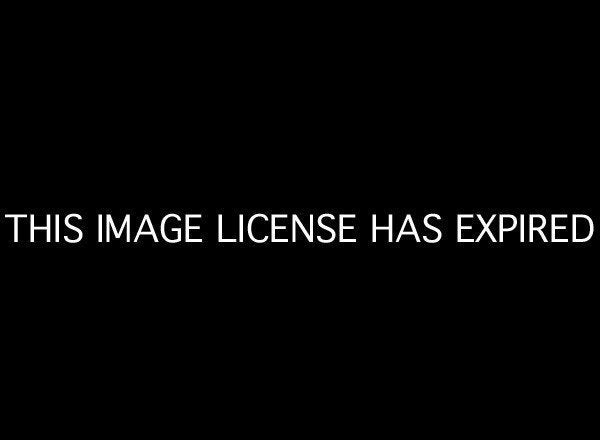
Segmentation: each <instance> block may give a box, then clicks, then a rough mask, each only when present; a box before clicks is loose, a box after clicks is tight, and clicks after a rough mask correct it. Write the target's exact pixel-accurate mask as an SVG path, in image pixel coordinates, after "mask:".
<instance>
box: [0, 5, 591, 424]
mask: <svg viewBox="0 0 600 440" xmlns="http://www.w3.org/2000/svg"><path fill="white" fill-rule="evenodd" d="M52 12H57V11H52ZM153 12H157V11H153ZM163 12H164V11H163ZM247 12H248V14H250V12H252V13H253V14H252V15H248V14H246V12H240V11H239V10H237V9H236V11H228V12H227V13H225V14H224V15H223V14H221V15H216V14H215V13H214V12H207V11H204V12H195V13H193V14H190V15H188V14H186V13H184V12H183V11H181V12H178V13H175V15H173V16H171V15H170V14H169V15H167V14H166V13H165V15H164V16H163V14H162V13H161V14H159V15H160V18H156V16H155V15H152V18H151V17H150V16H147V15H146V13H141V12H140V11H137V12H136V13H133V14H125V13H124V12H122V13H119V14H115V15H114V16H112V15H111V16H110V17H107V18H102V19H100V18H99V17H100V15H97V14H100V12H97V13H96V12H95V13H94V14H92V15H85V19H83V18H82V16H78V18H77V19H75V18H74V19H66V23H63V22H62V21H57V20H50V19H48V16H46V17H45V16H44V14H43V13H41V14H40V16H36V17H35V19H34V18H33V15H36V14H33V12H32V11H30V12H28V13H27V14H26V15H25V16H23V17H24V21H19V23H18V24H16V25H15V26H14V29H10V30H8V31H7V39H6V45H5V49H6V50H5V54H4V55H3V66H4V68H3V70H4V72H3V73H4V74H5V79H4V80H3V85H4V87H3V95H4V99H3V110H4V111H3V124H2V125H3V133H4V136H3V137H4V142H3V156H4V158H3V160H2V173H1V176H2V177H1V179H2V188H3V189H2V201H1V202H2V205H1V206H2V213H3V214H4V213H5V212H31V213H67V212H79V213H82V214H86V216H90V215H93V214H94V213H96V212H105V211H107V210H110V211H113V212H124V211H131V212H151V213H153V214H155V215H158V214H160V213H163V212H169V211H175V212H179V213H186V212H190V213H202V214H204V215H205V216H206V217H208V218H211V216H214V215H215V214H216V213H217V212H222V211H229V212H237V211H240V210H243V211H246V212H252V211H256V212H288V213H292V212H294V213H319V212H325V211H327V212H334V213H335V212H356V213H359V215H361V243H360V244H359V245H348V246H342V245H338V246H331V247H326V248H324V247H320V248H318V247H291V246H285V245H283V246H275V245H273V246H268V247H262V248H252V247H244V248H233V249H232V248H218V247H216V246H214V245H210V244H207V245H206V246H199V247H175V248H165V247H158V248H154V247H152V246H138V247H126V246H124V247H116V248H115V247H111V248H102V247H98V246H95V245H94V244H93V243H88V244H83V245H81V246H76V247H63V246H54V247H53V246H39V247H35V248H31V247H27V246H23V247H20V246H10V245H9V243H8V242H7V240H5V241H4V242H3V245H2V254H3V257H5V258H3V263H2V264H3V270H2V273H3V278H4V281H3V284H4V285H5V286H6V287H5V288H4V287H3V289H2V291H3V295H2V301H3V303H4V304H3V307H2V311H3V314H4V315H5V319H3V324H4V327H5V331H4V338H3V339H4V341H5V347H6V348H5V355H6V356H5V358H6V362H5V365H7V366H8V367H9V370H10V373H9V374H8V375H7V376H6V382H7V384H8V385H9V386H10V388H11V389H13V388H14V389H15V393H14V394H11V396H14V397H11V404H10V408H11V412H12V413H13V414H15V415H20V416H23V414H31V410H32V409H34V408H35V409H38V410H40V411H39V412H40V413H41V414H45V415H46V416H47V419H45V420H47V421H46V422H45V423H50V424H52V425H57V426H63V423H67V424H70V423H72V422H73V420H74V419H77V420H78V421H83V422H88V423H86V425H87V426H88V427H89V426H99V427H107V426H109V425H111V424H112V422H113V421H123V420H128V421H131V420H133V421H134V425H136V426H139V427H147V426H150V427H152V428H155V429H158V426H157V425H160V426H163V427H165V428H166V429H167V430H168V431H171V430H174V429H176V428H179V427H181V426H183V425H184V424H183V422H184V421H191V422H192V423H193V424H203V423H205V422H204V421H205V420H207V419H208V420H210V421H212V422H216V423H217V424H218V425H220V426H221V427H222V429H225V430H229V429H239V428H242V429H251V428H255V427H256V428H262V429H265V428H270V429H273V428H274V427H275V426H276V425H278V424H279V423H281V422H283V426H284V427H285V428H286V429H287V431H290V430H291V431H295V430H298V429H307V430H308V432H314V431H312V429H313V428H312V427H313V426H315V422H317V423H318V422H323V421H328V422H330V424H329V425H330V428H329V429H332V431H331V432H336V431H337V430H340V429H344V428H350V429H357V430H358V429H359V428H363V429H365V430H366V431H365V432H372V431H373V430H375V429H383V428H384V427H386V426H387V425H388V424H389V423H391V424H392V426H395V427H396V428H398V427H403V426H408V425H404V424H403V423H404V422H401V420H406V419H408V420H410V421H412V422H413V423H416V424H418V425H420V426H422V428H423V429H426V430H430V429H440V428H441V429H454V428H460V429H465V428H467V427H469V428H471V429H473V428H474V427H475V425H477V424H478V423H481V422H483V425H484V426H485V427H486V428H487V429H488V430H490V429H491V430H497V429H507V430H509V432H510V430H511V429H512V428H511V427H512V426H514V423H515V422H522V421H525V420H528V421H532V420H533V421H534V423H532V424H531V426H532V428H533V429H540V427H548V426H552V427H554V428H558V426H557V425H559V424H560V425H561V426H564V427H566V428H568V429H572V428H573V425H572V423H573V419H572V418H571V416H572V415H573V414H576V415H577V417H578V418H579V419H580V421H581V420H582V419H584V418H585V417H586V414H587V413H588V411H589V410H588V409H586V408H587V405H586V404H585V402H586V396H589V395H590V394H591V393H592V390H593V389H595V388H594V385H593V381H592V375H591V372H592V371H593V369H594V366H595V365H596V364H595V363H594V362H592V359H593V356H592V355H593V348H594V347H593V341H594V339H595V338H596V336H597V327H598V326H597V322H596V320H595V314H596V310H597V304H596V301H595V299H594V297H593V295H594V293H595V290H597V289H596V287H595V283H594V282H593V281H595V279H594V269H595V266H596V262H597V253H596V247H597V238H595V239H594V242H593V243H589V244H587V245H560V244H559V245H552V246H544V245H542V246H523V245H521V246H518V245H515V244H508V245H506V246H486V245H482V246H460V245H458V244H456V243H455V242H454V241H455V240H454V238H455V236H454V225H453V218H454V216H455V215H456V214H457V213H460V212H477V213H487V214H490V213H512V214H518V213H530V212H531V213H545V214H549V213H585V214H588V215H592V216H593V217H594V219H595V220H596V223H597V212H598V211H597V208H596V207H595V205H596V203H595V200H596V199H595V195H594V193H593V188H594V187H595V186H596V184H595V180H596V179H595V178H594V177H595V174H594V160H593V159H592V154H593V152H592V147H593V146H594V145H596V144H597V135H596V133H595V130H594V128H595V121H596V118H597V108H596V107H595V102H596V101H597V85H596V84H595V82H594V81H593V78H595V77H597V69H596V68H595V66H594V65H593V54H594V52H593V46H592V44H591V43H592V40H591V39H589V37H590V36H589V35H588V33H591V32H592V29H591V28H589V27H588V26H587V25H586V23H584V22H583V21H582V19H581V18H580V17H575V18H569V17H567V16H566V15H565V16H563V17H561V19H560V20H559V21H556V19H553V20H550V19H548V18H543V17H541V15H540V14H538V13H536V14H532V15H527V17H526V18H525V14H524V11H521V13H520V14H516V15H514V16H513V15H511V14H509V16H506V15H504V14H501V13H500V11H496V12H494V13H487V12H483V11H481V13H480V15H477V13H476V12H475V11H469V15H467V14H466V11H445V12H440V11H427V12H425V13H420V14H416V13H414V12H412V11H404V12H397V11H395V12H393V13H392V12H385V11H380V12H376V13H374V14H371V13H369V14H367V13H366V11H353V12H354V14H352V15H347V14H346V13H344V14H338V13H332V14H328V15H327V17H326V18H325V14H324V11H321V13H318V14H308V16H307V15H306V14H303V13H301V11H295V12H293V13H285V12H283V11H281V12H280V13H277V12H275V11H272V10H270V11H269V13H268V14H266V12H265V11H262V12H260V11H255V10H253V11H247ZM305 12H306V11H305ZM446 12H453V13H454V14H455V15H446ZM69 13H70V14H73V13H74V12H73V11H70V12H69ZM75 14H76V13H75ZM278 14H280V15H278ZM470 14H474V15H470ZM69 16H70V15H69ZM101 16H102V17H104V15H101ZM184 16H185V18H184ZM357 16H358V17H357ZM257 17H260V19H259V18H257ZM63 18H65V16H63ZM428 212H438V213H440V214H441V215H443V217H444V219H445V220H446V221H447V225H448V227H447V228H445V229H444V233H445V238H444V241H443V243H441V244H440V245H438V246H420V247H417V246H413V245H411V244H410V243H407V244H406V245H401V246H393V247H377V248H376V247H374V246H371V245H369V243H368V241H369V240H368V238H369V234H368V229H367V228H366V225H368V223H364V221H365V220H368V218H369V215H370V214H371V213H380V214H387V213H395V214H405V213H413V214H423V213H428ZM363 229H366V232H365V231H363ZM3 233H5V231H3ZM4 237H6V235H4ZM54 411H56V412H58V413H61V414H63V416H62V417H54V416H52V414H53V412H54ZM36 413H37V412H36ZM65 414H67V416H65ZM172 417H174V418H172ZM92 423H93V424H92ZM578 424H579V423H578ZM49 426H50V425H49ZM202 426H204V425H202ZM202 426H198V427H200V428H201V427H202ZM134 429H138V428H134ZM287 431H282V432H287Z"/></svg>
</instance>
